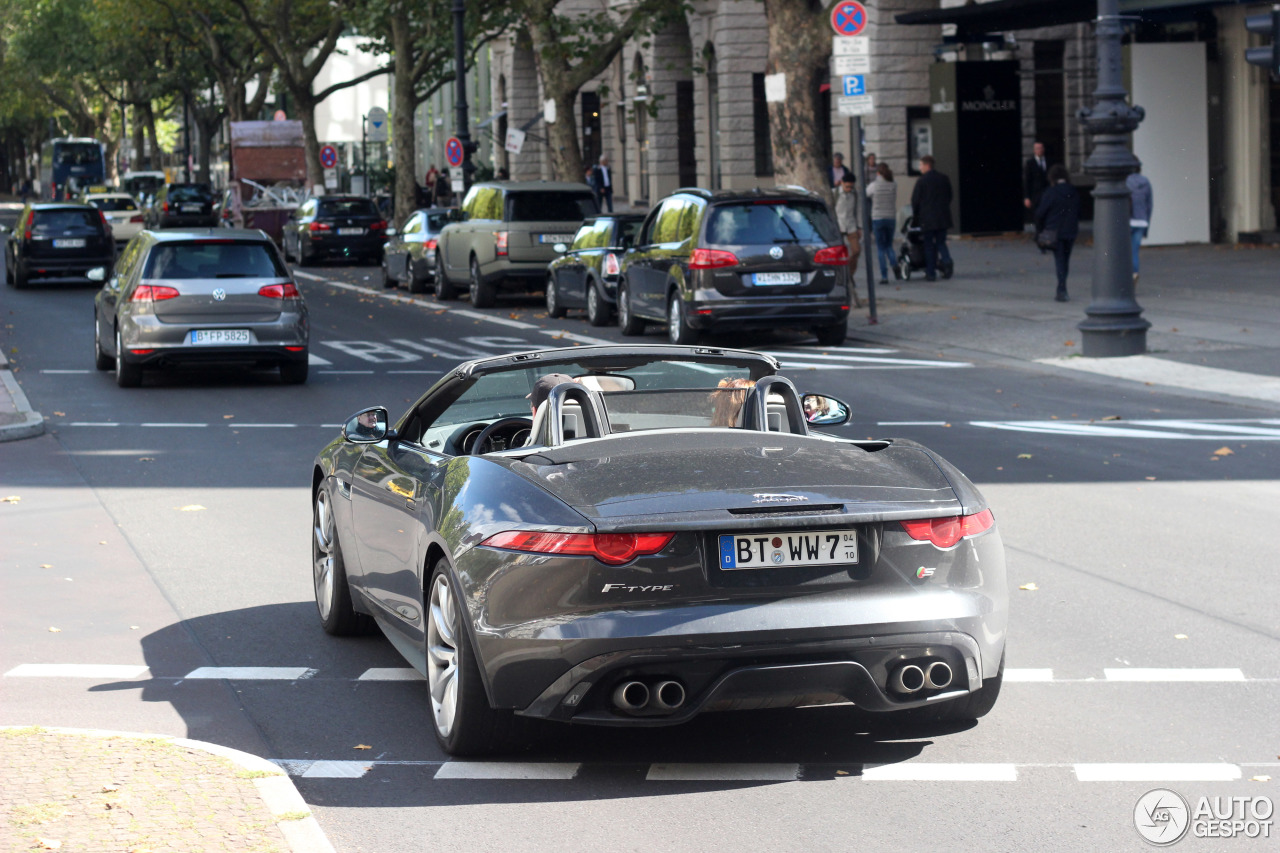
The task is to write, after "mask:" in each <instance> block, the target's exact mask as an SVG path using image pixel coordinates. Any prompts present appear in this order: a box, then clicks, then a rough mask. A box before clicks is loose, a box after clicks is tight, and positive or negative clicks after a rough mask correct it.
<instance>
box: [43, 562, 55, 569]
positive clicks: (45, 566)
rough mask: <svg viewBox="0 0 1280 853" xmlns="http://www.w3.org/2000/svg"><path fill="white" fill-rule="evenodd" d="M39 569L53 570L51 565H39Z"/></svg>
mask: <svg viewBox="0 0 1280 853" xmlns="http://www.w3.org/2000/svg"><path fill="white" fill-rule="evenodd" d="M40 568H42V569H52V568H53V563H41V564H40Z"/></svg>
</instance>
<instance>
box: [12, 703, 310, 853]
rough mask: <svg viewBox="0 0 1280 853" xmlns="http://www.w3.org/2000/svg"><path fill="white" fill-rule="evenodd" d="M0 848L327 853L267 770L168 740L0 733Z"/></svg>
mask: <svg viewBox="0 0 1280 853" xmlns="http://www.w3.org/2000/svg"><path fill="white" fill-rule="evenodd" d="M0 767H3V768H4V773H3V776H0V850H4V851H13V853H16V851H26V850H59V851H63V852H64V853H72V851H74V853H212V852H213V851H219V853H221V851H246V853H313V851H314V853H322V851H323V853H332V850H333V848H332V847H331V846H330V845H329V843H328V841H327V840H325V838H324V836H323V834H322V833H321V832H320V830H319V827H318V825H316V823H315V819H314V818H313V817H312V816H311V812H310V810H309V809H308V808H307V807H306V805H305V803H304V802H303V801H302V798H301V797H300V796H299V795H298V793H297V789H296V788H294V787H293V783H292V781H290V780H289V778H288V776H286V775H284V774H283V773H282V772H281V771H280V770H278V769H277V768H275V767H274V766H273V765H271V764H270V763H269V762H266V761H264V760H262V759H258V758H256V757H254V756H249V755H246V754H244V753H236V752H235V751H234V750H227V749H224V748H221V747H216V746H214V745H212V744H200V743H197V742H195V741H186V740H181V739H175V738H164V737H147V736H139V735H131V734H126V733H112V732H85V731H77V730H67V729H42V728H36V727H31V728H8V729H2V730H0Z"/></svg>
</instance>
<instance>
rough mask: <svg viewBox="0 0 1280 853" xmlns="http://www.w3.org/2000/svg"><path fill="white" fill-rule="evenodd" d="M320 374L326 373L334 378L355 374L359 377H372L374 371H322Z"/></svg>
mask: <svg viewBox="0 0 1280 853" xmlns="http://www.w3.org/2000/svg"><path fill="white" fill-rule="evenodd" d="M319 372H320V373H325V374H328V375H331V376H333V375H339V376H345V375H347V374H352V373H354V374H358V375H360V376H372V375H373V371H372V370H321V371H319Z"/></svg>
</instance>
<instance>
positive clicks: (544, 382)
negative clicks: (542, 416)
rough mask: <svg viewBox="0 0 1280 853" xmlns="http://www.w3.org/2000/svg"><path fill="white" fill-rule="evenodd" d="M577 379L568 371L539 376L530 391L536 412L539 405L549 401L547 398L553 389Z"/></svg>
mask: <svg viewBox="0 0 1280 853" xmlns="http://www.w3.org/2000/svg"><path fill="white" fill-rule="evenodd" d="M577 381H578V380H576V379H574V378H573V377H572V376H570V375H569V374H567V373H548V374H547V375H545V376H539V377H538V381H537V382H534V383H533V390H532V391H530V392H529V398H528V399H529V405H530V406H531V407H532V409H533V412H534V414H537V412H538V407H539V406H541V405H542V404H543V403H545V402H547V398H548V397H550V396H551V389H553V388H555V387H556V386H557V385H563V384H565V383H566V382H577Z"/></svg>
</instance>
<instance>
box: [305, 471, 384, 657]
mask: <svg viewBox="0 0 1280 853" xmlns="http://www.w3.org/2000/svg"><path fill="white" fill-rule="evenodd" d="M311 583H312V587H313V588H314V589H315V594H316V613H317V614H318V615H319V616H320V627H322V628H324V630H325V633H326V634H332V635H333V636H335V637H354V636H359V635H361V634H367V633H369V632H370V631H372V630H373V627H374V622H373V619H372V618H371V617H370V616H368V615H367V614H364V613H360V612H358V611H357V610H356V609H355V607H354V606H353V605H352V603H351V587H350V586H349V585H348V583H347V566H346V561H345V560H343V558H342V545H341V544H340V543H339V542H338V528H337V524H336V522H335V521H334V518H333V496H332V495H331V494H330V492H329V488H328V486H326V485H324V484H321V485H320V488H318V489H316V493H315V495H314V496H313V497H312V499H311Z"/></svg>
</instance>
